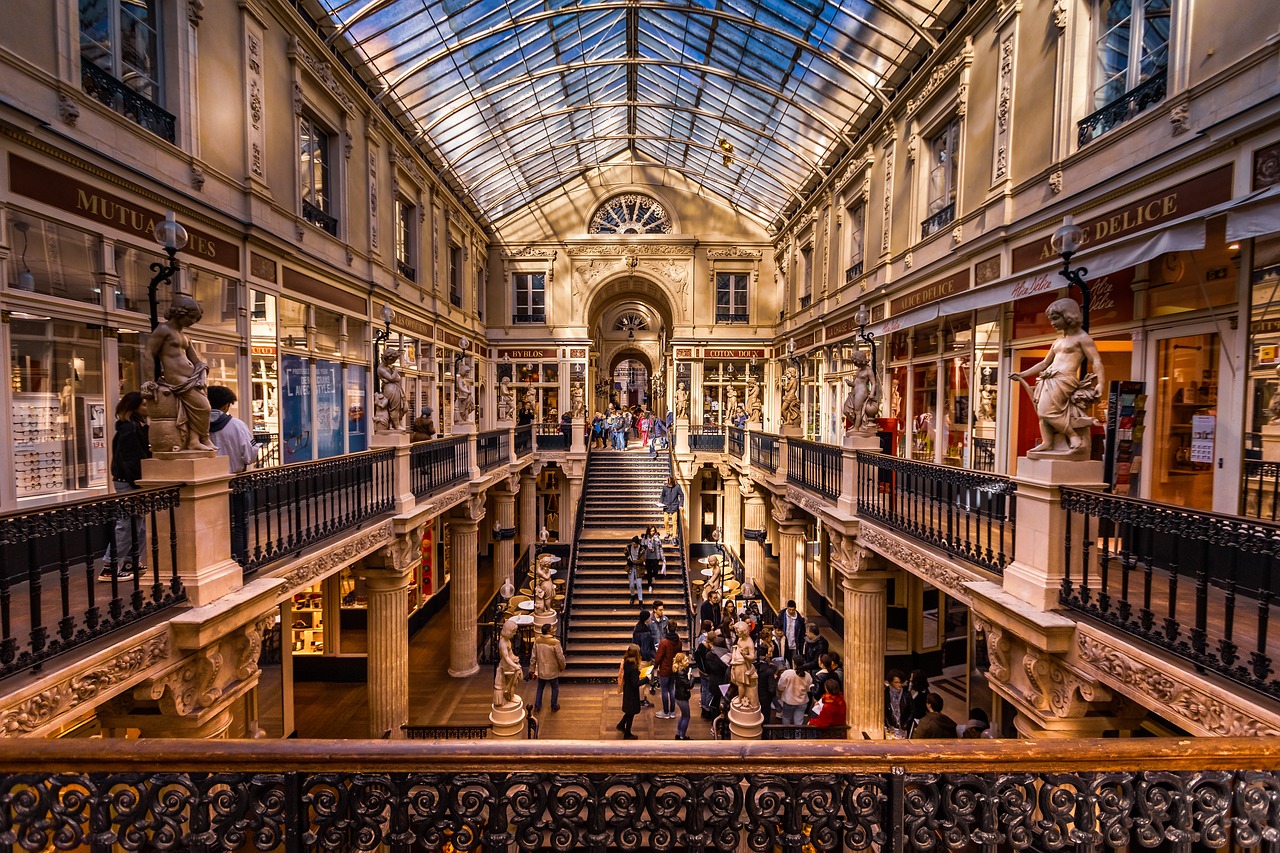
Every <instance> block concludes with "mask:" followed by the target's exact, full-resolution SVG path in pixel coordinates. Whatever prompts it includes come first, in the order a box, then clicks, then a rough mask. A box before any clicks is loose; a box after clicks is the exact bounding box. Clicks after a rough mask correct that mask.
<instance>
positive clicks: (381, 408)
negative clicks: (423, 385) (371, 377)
mask: <svg viewBox="0 0 1280 853" xmlns="http://www.w3.org/2000/svg"><path fill="white" fill-rule="evenodd" d="M399 360H400V350H399V349H397V348H395V347H391V348H390V349H388V350H386V351H385V352H383V353H382V363H381V364H379V365H378V379H379V380H380V381H381V382H382V388H381V389H380V390H379V391H378V393H377V394H376V395H374V398H373V425H374V431H375V432H395V431H397V430H399V429H400V428H401V427H402V425H403V421H404V416H405V414H406V413H407V412H408V410H409V407H408V405H406V403H405V399H404V387H403V386H402V385H401V384H400V383H401V381H402V380H401V377H400V370H399V368H397V367H396V362H397V361H399Z"/></svg>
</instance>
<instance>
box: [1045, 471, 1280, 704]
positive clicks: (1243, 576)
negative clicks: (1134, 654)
mask: <svg viewBox="0 0 1280 853" xmlns="http://www.w3.org/2000/svg"><path fill="white" fill-rule="evenodd" d="M1062 508H1063V511H1064V512H1066V513H1067V517H1066V521H1067V524H1066V536H1065V541H1064V542H1063V544H1062V548H1063V554H1064V558H1065V575H1064V577H1063V579H1062V593H1061V596H1060V599H1061V601H1062V603H1063V604H1064V605H1066V606H1067V607H1070V608H1071V609H1073V610H1075V611H1077V612H1080V613H1083V614H1085V615H1087V616H1090V617H1092V618H1094V619H1098V620H1100V621H1102V622H1105V623H1107V624H1108V625H1111V626H1113V627H1115V628H1118V629H1119V630H1121V631H1123V632H1125V633H1127V634H1130V635H1132V636H1136V637H1140V638H1141V639H1143V640H1145V641H1147V642H1149V643H1152V644H1154V645H1156V646H1159V647H1160V648H1163V649H1165V650H1167V651H1169V652H1172V653H1173V654H1175V655H1178V656H1179V657H1182V658H1184V659H1186V660H1189V661H1191V662H1192V663H1194V664H1195V665H1196V666H1197V667H1201V668H1204V669H1206V670H1209V671H1212V672H1216V673H1218V674H1219V675H1222V676H1224V677H1226V678H1228V679H1230V680H1232V681H1234V682H1235V683H1237V684H1241V685H1244V686H1246V687H1248V688H1250V689H1252V690H1256V691H1258V692H1259V693H1263V694H1266V695H1268V696H1271V697H1280V681H1277V680H1276V679H1275V678H1273V677H1272V676H1273V674H1274V666H1273V665H1274V663H1275V660H1276V656H1277V653H1278V652H1280V649H1278V648H1277V643H1276V642H1275V641H1271V640H1269V639H1268V633H1269V630H1270V617H1271V604H1272V602H1273V600H1274V599H1275V597H1276V594H1277V592H1280V572H1277V570H1276V563H1277V559H1278V558H1280V525H1275V524H1270V523H1267V522H1259V521H1250V520H1248V519H1243V518H1239V517H1236V516H1228V515H1219V514H1216V513H1209V512H1197V511H1195V510H1189V509H1183V508H1181V507H1176V506H1168V505H1165V504H1157V503H1153V502H1151V501H1144V500H1138V499H1136V498H1127V497H1119V496H1116V495H1105V494H1101V493H1098V492H1090V491H1083V490H1079V489H1069V488H1063V489H1062Z"/></svg>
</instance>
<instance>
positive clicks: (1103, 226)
mask: <svg viewBox="0 0 1280 853" xmlns="http://www.w3.org/2000/svg"><path fill="white" fill-rule="evenodd" d="M1230 198H1231V166H1230V165H1226V166H1222V167H1221V168H1218V169H1214V170H1213V171H1212V172H1209V173H1207V174H1204V175H1201V176H1199V177H1198V178H1192V179H1191V180H1189V181H1184V182H1183V183H1181V184H1178V185H1177V186H1176V187H1173V188H1172V189H1168V190H1163V191H1161V192H1158V193H1154V194H1152V195H1149V196H1147V197H1146V198H1143V199H1140V200H1138V201H1136V202H1134V203H1133V204H1129V205H1126V206H1124V207H1121V208H1118V209H1116V210H1112V211H1110V212H1108V213H1105V214H1103V215H1102V216H1097V217H1094V218H1093V219H1089V220H1087V221H1084V222H1081V223H1078V224H1079V225H1080V228H1081V230H1083V231H1084V241H1083V242H1082V243H1081V248H1082V249H1085V248H1089V247H1091V246H1099V245H1102V244H1103V243H1108V242H1110V241H1111V240H1115V239H1117V238H1120V237H1124V236H1126V235H1128V234H1134V233H1137V232H1138V231H1145V230H1147V229H1148V228H1152V227H1154V226H1156V225H1160V224H1161V223H1164V222H1172V221H1173V220H1175V219H1180V218H1182V217H1184V216H1187V215H1188V214H1191V213H1195V212H1196V211H1197V210H1204V209H1205V208H1207V207H1212V206H1214V205H1215V204H1221V203H1223V202H1224V201H1227V200H1228V199H1230ZM1057 257H1058V253H1057V252H1055V251H1054V250H1053V246H1052V245H1051V244H1050V237H1049V236H1045V237H1042V238H1041V239H1039V240H1035V241H1033V242H1031V243H1027V244H1025V245H1022V246H1019V247H1017V248H1016V249H1014V250H1013V271H1014V272H1015V273H1016V272H1021V271H1022V270H1025V269H1030V268H1031V267H1036V266H1040V265H1041V264H1044V263H1047V262H1049V261H1052V260H1054V259H1055V258H1057Z"/></svg>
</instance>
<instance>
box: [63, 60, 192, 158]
mask: <svg viewBox="0 0 1280 853" xmlns="http://www.w3.org/2000/svg"><path fill="white" fill-rule="evenodd" d="M80 88H82V89H84V93H85V94H86V95H88V96H89V97H91V98H93V99H94V100H95V101H98V102H99V103H103V104H106V105H107V106H108V107H111V109H113V110H115V111H116V112H118V113H120V115H122V116H124V117H125V118H127V119H129V121H131V122H133V123H134V124H136V125H138V126H139V127H141V128H144V129H146V130H149V131H151V132H152V133H154V134H155V135H156V136H158V137H160V138H161V139H163V140H165V141H166V142H171V143H175V144H176V143H177V141H178V131H177V119H175V118H174V117H173V114H172V113H170V112H166V111H165V110H164V109H162V108H161V107H159V106H158V105H157V104H156V103H155V102H154V101H152V100H151V99H150V98H146V97H144V96H143V95H140V94H138V93H137V92H135V91H134V90H133V89H131V88H129V87H128V86H126V85H125V84H124V83H121V82H120V81H119V80H117V79H116V78H115V77H112V76H111V75H110V74H108V73H107V72H106V71H103V70H102V69H101V68H99V67H98V66H96V65H94V64H93V63H92V62H91V61H89V60H88V59H83V60H81V62H80Z"/></svg>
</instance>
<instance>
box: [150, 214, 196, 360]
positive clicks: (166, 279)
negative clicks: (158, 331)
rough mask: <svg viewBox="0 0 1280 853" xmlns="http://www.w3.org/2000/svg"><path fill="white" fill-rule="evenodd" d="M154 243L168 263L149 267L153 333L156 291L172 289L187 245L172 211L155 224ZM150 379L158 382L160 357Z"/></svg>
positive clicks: (184, 231) (157, 320) (156, 316)
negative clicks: (179, 254) (163, 288)
mask: <svg viewBox="0 0 1280 853" xmlns="http://www.w3.org/2000/svg"><path fill="white" fill-rule="evenodd" d="M152 234H153V236H154V237H155V239H156V242H157V243H159V244H160V245H161V246H163V247H164V251H165V254H167V255H168V256H169V262H168V263H167V264H166V263H163V262H161V261H156V262H155V263H153V264H152V265H151V271H152V272H153V273H155V275H153V276H152V277H151V283H150V284H149V285H147V302H148V304H149V305H150V308H151V330H152V331H153V332H154V331H155V328H156V326H159V325H160V304H159V298H158V295H157V291H158V290H159V289H160V285H161V284H168V285H169V287H170V288H172V287H173V277H174V275H175V274H177V272H178V251H179V250H180V249H182V248H183V247H184V246H186V245H187V229H185V228H183V227H182V224H181V223H179V222H178V221H177V220H176V219H174V218H173V211H172V210H170V211H169V212H167V213H165V215H164V219H162V220H160V221H159V222H157V223H156V227H155V229H154V230H153V231H152ZM152 370H153V372H152V374H151V378H152V379H154V380H155V381H157V382H159V381H160V356H158V355H157V356H156V357H155V360H154V363H153V364H152Z"/></svg>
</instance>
